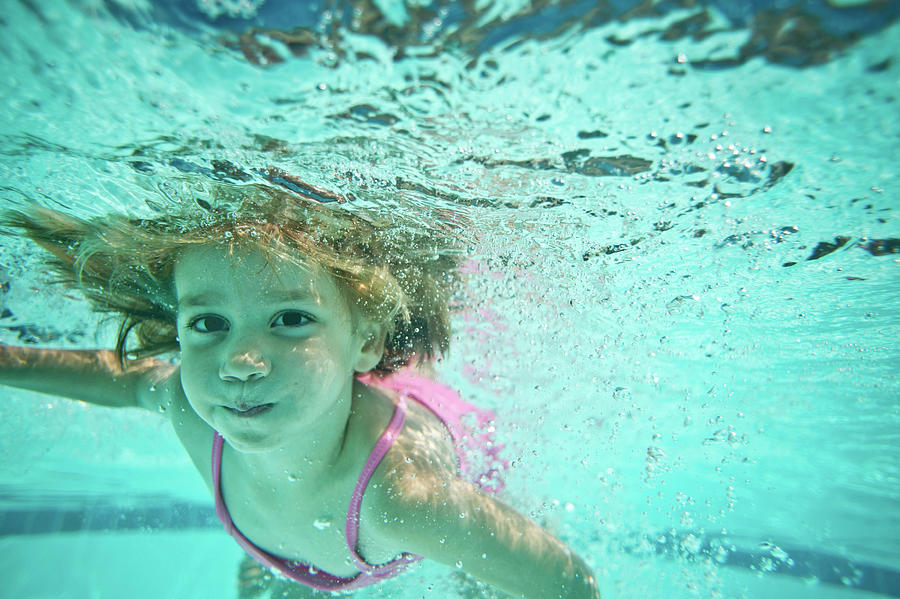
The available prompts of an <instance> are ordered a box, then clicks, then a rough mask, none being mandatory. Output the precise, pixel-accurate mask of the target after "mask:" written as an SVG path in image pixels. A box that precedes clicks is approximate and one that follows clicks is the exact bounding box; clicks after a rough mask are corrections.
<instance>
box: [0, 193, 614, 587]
mask: <svg viewBox="0 0 900 599" xmlns="http://www.w3.org/2000/svg"><path fill="white" fill-rule="evenodd" d="M292 189H293V188H292ZM6 226H7V228H8V229H12V230H16V231H20V232H24V233H25V234H27V235H28V236H29V237H30V238H31V239H33V240H34V241H35V242H37V243H38V244H40V245H41V246H42V247H44V248H45V249H47V250H49V252H50V253H51V254H52V255H53V261H52V264H53V266H54V267H55V268H56V270H57V271H58V272H60V273H61V274H62V275H63V277H64V278H65V280H67V281H68V282H69V283H72V284H77V285H78V286H79V287H80V288H81V289H82V290H83V291H84V293H85V294H86V295H87V297H88V298H89V299H90V300H91V302H92V303H93V304H94V305H95V306H96V307H97V308H98V309H100V310H102V311H105V312H109V313H114V314H118V315H120V316H121V318H122V324H121V328H120V332H119V335H118V342H117V345H116V349H115V351H63V350H49V349H37V348H26V347H12V346H4V345H0V383H3V384H6V385H11V386H15V387H21V388H25V389H31V390H34V391H39V392H42V393H50V394H54V395H59V396H62V397H67V398H70V399H76V400H81V401H86V402H90V403H93V404H97V405H101V406H111V407H142V408H145V409H148V410H153V411H154V412H160V413H164V414H165V415H166V416H167V417H168V418H169V420H170V421H171V423H172V426H173V427H174V430H175V432H176V433H177V435H178V438H179V439H180V440H181V442H182V444H183V445H184V447H185V449H186V450H187V453H188V455H190V457H191V459H192V460H193V462H194V464H195V465H196V467H197V469H198V471H199V472H200V475H201V476H202V477H203V479H204V480H205V481H206V484H207V486H208V487H209V488H210V491H211V493H212V495H213V497H214V499H215V504H216V512H217V514H218V516H219V519H220V520H221V521H222V523H223V524H224V526H225V529H226V530H227V531H228V532H229V533H230V534H231V535H232V536H233V537H234V538H235V539H236V540H237V542H238V543H239V544H240V545H241V546H242V547H243V548H244V549H245V550H246V551H247V552H248V553H249V554H250V555H251V556H253V557H254V558H255V559H256V560H257V561H259V563H261V564H262V565H264V566H266V567H267V568H269V569H272V570H274V571H276V572H277V573H280V575H282V576H283V577H286V578H289V579H292V580H293V581H296V582H298V583H300V584H301V585H305V586H306V587H311V588H312V589H319V590H322V591H347V590H352V589H356V588H359V587H363V586H366V585H371V584H375V583H377V582H379V581H380V580H383V579H385V578H389V577H393V576H395V575H397V574H398V573H400V572H401V571H402V570H403V569H404V568H405V567H407V566H408V565H409V564H411V563H413V562H415V561H417V560H420V559H422V558H428V559H432V560H435V561H438V562H440V563H443V564H446V565H448V566H451V567H453V568H459V569H461V570H462V571H464V572H466V573H467V574H469V575H471V576H473V577H475V578H477V579H478V580H481V581H483V582H486V583H488V584H490V585H493V586H495V587H496V588H497V589H500V590H502V591H505V592H506V593H509V594H510V595H512V596H514V597H524V598H529V599H556V598H559V599H563V598H564V599H576V598H577V599H582V598H583V599H588V598H597V597H599V594H598V592H597V590H596V587H595V583H594V580H593V578H592V575H591V573H590V571H589V569H588V567H587V566H586V565H585V563H584V562H583V561H582V560H581V559H580V558H579V557H578V556H576V555H575V554H574V553H573V552H572V551H571V550H570V549H569V548H567V547H566V546H565V545H564V544H563V543H562V542H560V541H559V540H557V539H556V538H554V537H553V536H551V535H550V534H548V533H547V532H545V531H544V530H542V529H541V528H540V527H539V526H537V525H536V524H535V523H534V522H532V521H531V520H529V519H528V518H526V517H525V516H523V515H522V514H520V513H518V512H517V511H515V510H514V509H512V508H511V507H509V506H507V505H506V504H504V503H502V502H500V501H498V500H497V499H495V498H493V497H492V495H491V493H493V492H495V491H496V490H497V489H498V488H499V486H500V485H501V481H500V480H499V478H498V476H497V475H498V470H497V469H496V468H491V467H490V465H491V460H492V459H493V458H496V447H493V446H492V445H491V444H490V441H489V439H488V436H487V433H486V432H485V430H481V431H478V430H472V429H471V428H467V427H466V426H464V422H463V420H464V419H463V418H462V417H463V416H465V415H466V414H470V416H466V418H468V419H469V420H471V419H473V418H474V420H475V423H476V424H480V426H481V427H482V429H487V428H488V420H489V419H490V416H491V414H488V413H485V412H482V411H480V410H478V409H477V408H475V407H474V406H472V405H470V404H467V403H465V402H463V401H462V400H461V399H460V398H459V397H458V396H457V395H456V394H455V393H454V392H453V391H452V390H450V389H448V388H446V387H444V386H442V385H439V384H437V383H434V382H432V381H430V380H428V379H427V378H425V377H423V376H421V375H420V374H418V373H417V370H416V368H415V367H416V366H417V365H418V366H422V365H423V364H427V361H428V360H431V359H433V358H435V357H437V356H439V355H440V354H442V353H443V352H446V351H447V347H448V343H449V326H448V320H449V317H448V301H449V294H450V292H451V290H452V283H453V272H454V268H453V267H454V261H453V260H452V258H450V257H448V255H447V253H446V252H444V251H443V250H445V249H446V248H441V247H439V245H438V242H437V240H435V239H429V238H427V237H424V236H421V235H418V236H417V235H415V234H414V233H411V232H409V231H408V230H404V229H401V228H391V227H382V226H376V225H375V224H373V223H372V222H369V221H367V220H366V219H364V218H362V217H360V216H352V215H350V214H349V212H348V211H346V210H343V209H342V208H341V207H339V206H338V207H335V208H332V207H329V206H326V205H324V204H321V203H316V202H309V201H306V200H304V199H303V198H301V197H298V196H297V195H295V194H293V193H288V192H285V191H282V190H280V189H276V188H274V187H268V186H263V185H245V186H240V187H228V186H225V185H223V186H222V187H221V188H219V191H218V192H217V195H216V196H215V198H214V199H213V200H211V201H206V200H198V201H197V203H196V205H194V206H193V209H190V208H188V209H182V210H181V211H180V212H179V213H178V214H173V215H169V216H166V217H162V218H159V219H156V220H129V219H127V218H125V217H108V218H105V219H95V220H90V221H85V220H81V219H77V218H74V217H71V216H67V215H64V214H62V213H60V212H57V211H52V210H49V209H37V208H35V209H34V210H31V211H30V212H28V213H14V214H11V215H9V216H8V217H7V219H6ZM129 341H130V343H131V345H132V347H129V346H128V345H129V344H128V343H127V342H129ZM167 353H169V356H170V358H171V359H158V358H155V357H152V356H159V355H162V354H167ZM176 354H177V355H176ZM469 420H467V421H466V422H469ZM473 448H474V449H479V448H480V451H481V455H480V456H478V455H476V454H475V453H474V452H473ZM476 459H477V460H480V461H482V462H486V464H487V467H486V468H483V469H482V471H481V472H475V468H473V467H472V462H473V461H476ZM319 594H320V593H317V592H316V591H311V590H307V591H306V592H303V593H296V594H295V595H294V596H308V597H313V596H318V595H319Z"/></svg>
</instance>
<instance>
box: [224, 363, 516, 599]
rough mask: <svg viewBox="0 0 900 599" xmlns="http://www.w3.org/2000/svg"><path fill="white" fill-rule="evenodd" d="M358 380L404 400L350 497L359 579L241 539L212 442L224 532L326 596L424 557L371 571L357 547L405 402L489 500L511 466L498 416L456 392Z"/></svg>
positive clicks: (431, 385) (403, 375)
mask: <svg viewBox="0 0 900 599" xmlns="http://www.w3.org/2000/svg"><path fill="white" fill-rule="evenodd" d="M359 380H360V381H361V382H363V383H365V384H367V385H371V386H376V387H382V388H385V389H390V390H394V391H397V392H399V396H400V399H399V401H398V402H397V406H396V408H395V409H394V415H393V417H392V418H391V422H390V424H388V426H387V428H386V429H385V431H384V433H382V435H381V437H380V438H379V439H378V442H377V443H376V444H375V447H374V449H373V450H372V453H370V454H369V457H368V459H367V460H366V463H365V465H364V466H363V469H362V472H361V473H360V475H359V478H358V479H357V481H356V487H355V488H354V490H353V495H352V496H351V497H350V505H349V507H348V508H347V520H346V526H345V538H346V540H347V547H348V548H349V549H350V557H351V558H352V559H353V563H354V564H355V565H356V567H357V568H359V571H360V572H359V574H357V575H356V576H352V577H349V578H345V577H341V576H335V575H334V574H329V573H328V572H323V571H321V570H317V569H316V568H314V567H312V566H309V565H307V564H304V563H302V562H297V561H290V560H287V559H284V558H282V557H278V556H277V555H273V554H271V553H268V552H266V551H264V550H262V549H260V548H259V547H257V546H256V545H254V544H253V542H252V541H250V540H249V539H248V538H247V537H245V536H244V535H243V534H241V531H239V530H238V529H237V527H236V526H235V525H234V522H232V520H231V515H230V514H229V513H228V508H227V507H226V506H225V501H224V500H223V499H222V492H221V489H220V480H221V470H222V447H223V442H224V439H223V438H222V437H221V435H219V433H215V435H214V437H213V447H212V477H213V488H214V489H215V499H216V515H217V516H218V517H219V520H220V521H221V522H222V524H223V525H224V526H225V530H226V531H228V533H229V534H230V535H231V536H233V537H234V538H235V540H236V541H237V542H238V544H239V545H240V546H241V547H243V548H244V550H245V551H246V552H247V553H249V554H250V555H251V556H253V558H254V559H256V561H258V562H259V563H260V564H262V565H264V566H266V567H268V568H271V569H274V570H277V571H279V572H281V574H283V575H284V576H286V577H287V578H290V579H292V580H295V581H297V582H300V583H302V584H305V585H307V586H310V587H312V588H314V589H319V590H323V591H339V590H352V589H358V588H360V587H364V586H368V585H371V584H375V583H377V582H380V581H381V580H384V579H385V578H391V577H393V576H396V575H397V574H399V573H400V572H402V571H403V569H404V568H406V566H408V565H409V564H411V563H413V562H416V561H418V560H420V559H422V558H421V557H420V556H417V555H413V554H410V553H404V554H402V555H401V556H400V557H398V558H397V559H395V560H393V561H391V562H388V563H386V564H380V565H377V566H373V565H371V564H368V563H366V561H365V560H363V558H362V557H361V556H360V555H359V554H358V553H357V551H356V543H357V540H358V537H359V508H360V504H361V503H362V497H363V492H365V490H366V485H368V483H369V479H370V478H371V477H372V473H374V472H375V469H376V468H377V467H378V464H379V463H380V462H381V459H382V458H383V457H384V456H385V454H387V452H388V450H389V449H390V448H391V445H393V443H394V440H395V439H396V438H397V437H398V436H399V435H400V431H401V430H402V429H403V423H404V421H405V419H406V401H407V399H413V400H415V401H417V402H418V403H420V404H421V405H423V406H425V407H426V408H428V409H429V410H431V411H432V412H433V413H434V414H435V416H437V417H438V418H439V419H440V420H441V421H443V423H444V425H445V426H446V427H447V429H448V430H449V431H450V435H451V436H452V437H453V441H454V443H455V444H456V448H457V455H458V456H459V463H460V471H461V473H462V474H463V475H465V477H466V478H467V479H469V480H470V481H471V482H473V483H474V484H476V485H478V486H479V487H480V488H481V489H482V490H483V491H485V492H488V493H491V494H493V493H498V492H500V491H501V490H502V489H503V481H502V480H501V478H500V474H501V470H502V468H503V467H505V466H506V465H507V462H506V461H504V460H502V459H500V457H499V455H498V453H499V451H500V450H501V449H502V446H499V445H495V444H494V443H493V440H492V438H491V433H492V432H493V428H492V426H491V421H492V420H493V418H494V416H495V415H494V413H493V412H489V411H487V410H481V409H479V408H477V407H476V406H473V405H472V404H470V403H467V402H465V401H463V400H462V398H460V397H459V395H458V394H457V393H456V392H455V391H453V390H452V389H450V388H449V387H446V386H445V385H441V384H440V383H436V382H434V381H432V380H429V379H426V378H423V377H421V376H416V375H414V374H411V373H409V372H408V371H401V372H398V373H395V374H392V375H390V376H388V377H385V378H379V377H376V376H374V375H372V374H367V375H364V376H361V377H359ZM464 414H472V415H474V418H475V423H474V424H475V425H476V426H477V427H478V428H479V429H481V430H477V431H476V430H472V429H471V428H470V427H468V426H466V424H468V423H465V424H464V423H463V421H462V416H463V415H464ZM478 457H480V459H481V460H483V464H482V465H481V467H477V466H475V465H474V464H473V461H472V460H473V459H474V458H478Z"/></svg>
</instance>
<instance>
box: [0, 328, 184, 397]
mask: <svg viewBox="0 0 900 599" xmlns="http://www.w3.org/2000/svg"><path fill="white" fill-rule="evenodd" d="M173 370H175V367H174V366H172V365H171V364H168V363H167V362H162V361H159V360H155V359H152V358H149V359H145V360H138V361H135V362H132V363H129V364H128V367H127V368H125V369H123V368H122V366H121V365H120V364H119V361H118V359H117V358H116V355H115V352H112V351H105V350H61V349H41V348H34V347H17V346H11V345H3V344H0V385H9V386H11V387H19V388H21V389H29V390H31V391H38V392H40V393H48V394H50V395H57V396H59V397H65V398H68V399H75V400H79V401H85V402H88V403H92V404H95V405H98V406H106V407H115V408H126V407H127V408H131V407H142V408H146V409H148V410H158V409H159V408H160V407H163V408H164V407H165V406H164V405H160V404H161V402H164V401H165V399H164V398H165V397H166V396H167V395H168V394H165V393H158V394H157V393H156V392H155V389H156V385H157V384H159V383H160V382H162V381H165V380H166V379H168V375H169V374H171V372H172V371H173Z"/></svg>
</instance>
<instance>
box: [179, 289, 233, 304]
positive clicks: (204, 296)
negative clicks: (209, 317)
mask: <svg viewBox="0 0 900 599" xmlns="http://www.w3.org/2000/svg"><path fill="white" fill-rule="evenodd" d="M221 301H222V296H221V295H219V294H218V293H215V292H207V293H198V294H197V295H188V296H186V297H180V298H178V307H179V308H193V307H194V306H209V305H210V304H215V303H216V302H221Z"/></svg>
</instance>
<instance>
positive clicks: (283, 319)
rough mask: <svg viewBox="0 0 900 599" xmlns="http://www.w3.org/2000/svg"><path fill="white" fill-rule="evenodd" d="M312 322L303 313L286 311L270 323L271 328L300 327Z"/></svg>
mask: <svg viewBox="0 0 900 599" xmlns="http://www.w3.org/2000/svg"><path fill="white" fill-rule="evenodd" d="M310 322H312V319H311V318H310V317H309V316H307V315H306V314H304V313H303V312H297V311H295V310H288V311H287V312H282V313H281V314H279V315H278V316H276V317H275V320H273V321H272V326H273V327H302V326H303V325H305V324H309V323H310Z"/></svg>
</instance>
